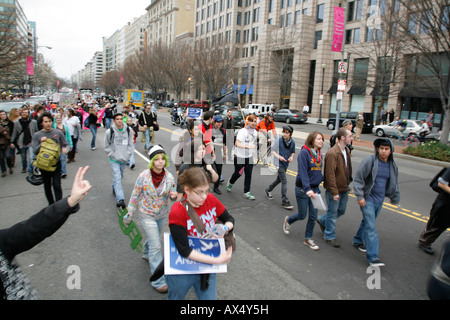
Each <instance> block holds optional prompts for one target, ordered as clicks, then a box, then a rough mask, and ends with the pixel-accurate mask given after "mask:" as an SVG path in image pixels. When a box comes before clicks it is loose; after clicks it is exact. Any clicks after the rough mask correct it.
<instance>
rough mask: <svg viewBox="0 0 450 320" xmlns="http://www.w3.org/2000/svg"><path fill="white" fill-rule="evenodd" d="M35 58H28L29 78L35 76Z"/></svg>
mask: <svg viewBox="0 0 450 320" xmlns="http://www.w3.org/2000/svg"><path fill="white" fill-rule="evenodd" d="M33 60H34V59H33V56H28V57H27V76H32V75H34V61H33Z"/></svg>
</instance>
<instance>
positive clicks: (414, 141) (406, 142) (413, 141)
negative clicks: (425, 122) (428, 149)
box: [389, 130, 419, 147]
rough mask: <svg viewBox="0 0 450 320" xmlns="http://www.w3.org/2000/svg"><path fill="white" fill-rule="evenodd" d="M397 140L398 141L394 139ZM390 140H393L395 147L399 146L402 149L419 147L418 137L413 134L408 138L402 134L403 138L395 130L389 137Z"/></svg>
mask: <svg viewBox="0 0 450 320" xmlns="http://www.w3.org/2000/svg"><path fill="white" fill-rule="evenodd" d="M394 135H395V138H396V140H394V139H392V138H394ZM389 138H391V141H392V143H393V144H394V145H398V146H402V147H417V145H418V144H419V139H418V138H417V136H416V135H414V134H411V135H409V136H408V137H407V138H405V136H404V135H403V133H402V136H401V137H400V136H399V135H398V134H397V132H396V130H394V131H393V132H392V133H391V135H390V136H389Z"/></svg>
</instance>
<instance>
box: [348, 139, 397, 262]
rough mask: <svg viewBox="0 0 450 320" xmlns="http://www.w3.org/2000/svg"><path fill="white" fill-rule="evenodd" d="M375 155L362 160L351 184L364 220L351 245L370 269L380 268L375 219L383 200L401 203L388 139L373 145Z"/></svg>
mask: <svg viewBox="0 0 450 320" xmlns="http://www.w3.org/2000/svg"><path fill="white" fill-rule="evenodd" d="M373 144H374V146H375V155H372V156H369V157H367V158H365V159H364V160H363V161H362V162H361V165H360V166H359V168H358V171H357V172H356V176H355V179H354V180H353V190H354V192H355V196H356V199H357V201H358V204H359V206H360V208H361V212H362V215H363V220H362V221H361V225H360V226H359V229H358V232H357V233H356V235H355V236H354V238H353V245H354V246H355V247H356V248H357V249H359V250H360V251H362V252H366V254H367V262H368V263H369V265H371V266H376V267H383V266H384V263H383V262H381V260H380V259H379V258H378V248H379V241H378V233H377V230H376V226H375V219H376V218H377V216H378V214H379V213H380V211H381V208H382V207H383V202H384V198H385V197H388V198H390V199H391V203H392V204H398V203H399V201H400V189H399V186H398V168H397V165H396V163H395V161H394V146H393V145H392V142H391V141H390V140H389V139H386V138H381V139H376V140H375V141H374V143H373Z"/></svg>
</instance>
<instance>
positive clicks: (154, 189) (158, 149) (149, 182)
mask: <svg viewBox="0 0 450 320" xmlns="http://www.w3.org/2000/svg"><path fill="white" fill-rule="evenodd" d="M149 157H150V163H149V164H148V169H146V170H145V171H143V172H142V173H141V174H140V175H139V177H138V178H137V180H136V184H135V186H134V189H133V192H132V194H131V198H130V202H129V204H128V213H127V214H126V215H125V216H124V223H125V224H127V223H129V222H131V218H132V216H133V214H134V213H135V212H136V210H137V209H138V208H139V213H140V216H139V219H140V223H141V226H142V229H143V230H144V232H145V234H146V236H147V240H146V241H145V243H144V256H143V258H144V259H145V260H148V262H149V264H150V272H151V273H153V272H154V271H155V269H156V268H157V267H158V265H159V264H160V263H161V261H162V253H161V242H160V235H161V233H162V230H163V227H164V226H165V225H167V217H168V215H169V206H168V201H169V198H171V199H175V198H176V196H177V192H176V189H175V179H174V177H173V176H172V174H171V173H170V172H169V171H168V170H167V169H166V167H168V166H169V160H168V158H167V155H166V153H165V152H164V149H163V148H162V146H160V145H157V146H153V147H152V148H150V151H149ZM151 284H152V286H153V288H155V290H156V291H158V292H159V293H166V292H167V285H166V281H165V278H164V277H161V278H159V279H158V280H156V281H152V282H151Z"/></svg>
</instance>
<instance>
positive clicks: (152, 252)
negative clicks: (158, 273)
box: [139, 217, 167, 289]
mask: <svg viewBox="0 0 450 320" xmlns="http://www.w3.org/2000/svg"><path fill="white" fill-rule="evenodd" d="M139 220H140V223H141V227H142V230H143V231H144V232H145V235H146V236H147V239H146V240H145V242H144V251H143V254H144V256H145V257H148V263H149V265H150V273H151V274H153V272H154V271H155V270H156V268H157V267H158V266H159V264H160V263H161V261H162V253H161V241H160V240H159V239H160V236H161V233H162V231H163V228H164V225H165V224H166V223H167V218H163V219H160V220H155V219H154V218H152V217H145V218H143V217H139ZM165 285H166V279H165V278H164V277H161V278H159V279H158V280H156V281H153V282H152V286H153V287H155V288H156V289H159V288H161V287H164V286H165Z"/></svg>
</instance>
